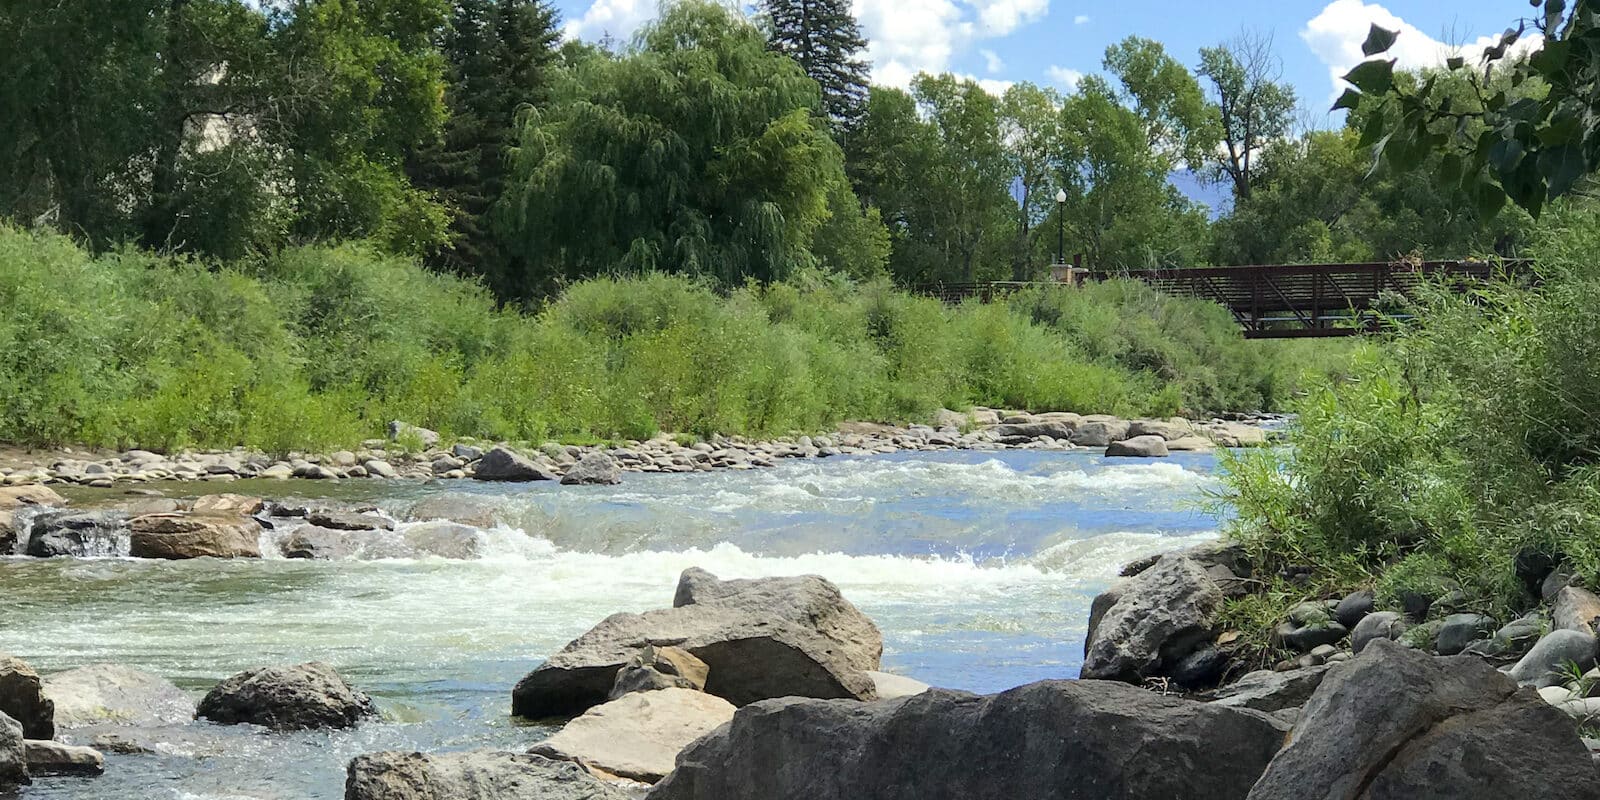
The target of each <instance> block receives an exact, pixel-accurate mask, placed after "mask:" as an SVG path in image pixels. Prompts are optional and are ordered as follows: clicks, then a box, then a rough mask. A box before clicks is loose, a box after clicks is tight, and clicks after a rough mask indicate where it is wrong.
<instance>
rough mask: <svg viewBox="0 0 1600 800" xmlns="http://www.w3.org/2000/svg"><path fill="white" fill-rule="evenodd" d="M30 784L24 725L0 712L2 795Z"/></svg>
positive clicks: (0, 777) (0, 776)
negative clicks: (23, 736) (23, 734)
mask: <svg viewBox="0 0 1600 800" xmlns="http://www.w3.org/2000/svg"><path fill="white" fill-rule="evenodd" d="M28 782H29V778H28V749H27V745H25V744H23V738H22V723H20V722H17V721H16V720H14V719H12V718H11V717H9V716H7V715H6V714H5V712H3V711H0V793H4V792H7V791H10V790H11V789H15V788H16V787H18V786H21V785H23V784H26V783H28Z"/></svg>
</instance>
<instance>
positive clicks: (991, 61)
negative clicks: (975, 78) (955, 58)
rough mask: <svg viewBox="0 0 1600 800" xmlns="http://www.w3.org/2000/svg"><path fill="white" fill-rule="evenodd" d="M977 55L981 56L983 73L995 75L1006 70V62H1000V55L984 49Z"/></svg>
mask: <svg viewBox="0 0 1600 800" xmlns="http://www.w3.org/2000/svg"><path fill="white" fill-rule="evenodd" d="M978 55H980V56H983V69H984V71H985V72H989V73H995V72H999V71H1000V70H1003V69H1005V68H1006V62H1005V61H1003V60H1001V58H1000V54H999V53H996V52H995V51H993V50H990V49H987V48H985V49H983V50H979V51H978Z"/></svg>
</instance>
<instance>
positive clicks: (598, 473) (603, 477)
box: [561, 451, 622, 486]
mask: <svg viewBox="0 0 1600 800" xmlns="http://www.w3.org/2000/svg"><path fill="white" fill-rule="evenodd" d="M561 482H562V483H563V484H566V485H568V486H572V485H595V484H599V485H606V484H614V483H622V468H621V467H619V466H617V462H616V461H615V460H613V459H612V458H611V456H608V455H606V454H605V453H601V452H598V451H596V452H593V453H589V454H588V455H585V456H584V457H583V458H580V459H578V463H576V464H573V465H572V466H571V467H570V468H568V469H567V474H565V475H562V476H561Z"/></svg>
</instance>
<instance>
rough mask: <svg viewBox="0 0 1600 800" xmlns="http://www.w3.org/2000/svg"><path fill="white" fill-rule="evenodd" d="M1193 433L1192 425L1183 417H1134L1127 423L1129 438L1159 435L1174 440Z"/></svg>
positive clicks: (1169, 440)
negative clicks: (1134, 418)
mask: <svg viewBox="0 0 1600 800" xmlns="http://www.w3.org/2000/svg"><path fill="white" fill-rule="evenodd" d="M1194 435H1195V432H1194V426H1193V425H1191V424H1189V420H1186V419H1184V418H1183V417H1170V418H1168V419H1136V420H1133V421H1132V422H1130V423H1128V438H1130V439H1135V438H1138V437H1140V436H1160V437H1161V438H1162V439H1163V440H1165V441H1168V442H1176V441H1180V440H1183V439H1187V438H1189V437H1191V436H1194Z"/></svg>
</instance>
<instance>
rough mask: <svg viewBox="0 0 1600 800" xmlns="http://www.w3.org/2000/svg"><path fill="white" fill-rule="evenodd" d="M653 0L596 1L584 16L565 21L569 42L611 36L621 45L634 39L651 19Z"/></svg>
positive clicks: (653, 6) (653, 12)
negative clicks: (635, 34) (640, 27)
mask: <svg viewBox="0 0 1600 800" xmlns="http://www.w3.org/2000/svg"><path fill="white" fill-rule="evenodd" d="M658 8H659V7H658V6H657V5H656V0H595V2H594V5H591V6H589V10H587V11H585V12H583V16H581V17H579V18H577V19H574V20H568V22H567V24H566V28H565V33H566V36H567V38H569V39H579V38H582V39H599V38H600V37H602V36H607V35H609V36H611V37H613V38H616V39H620V40H623V41H626V40H628V39H629V38H630V37H632V36H633V32H634V31H636V30H638V29H639V26H640V25H643V24H644V23H645V22H648V21H649V20H651V19H654V18H655V16H656V11H657V10H658Z"/></svg>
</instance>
